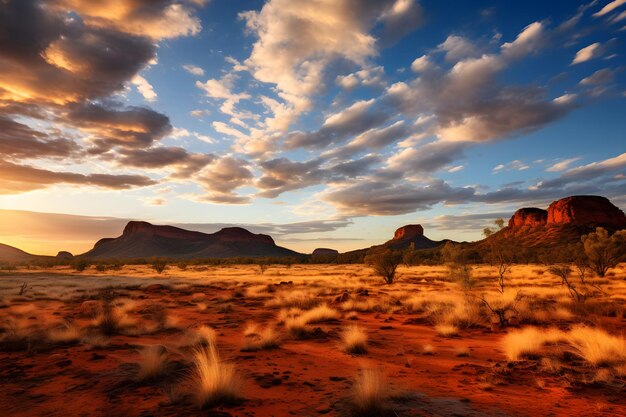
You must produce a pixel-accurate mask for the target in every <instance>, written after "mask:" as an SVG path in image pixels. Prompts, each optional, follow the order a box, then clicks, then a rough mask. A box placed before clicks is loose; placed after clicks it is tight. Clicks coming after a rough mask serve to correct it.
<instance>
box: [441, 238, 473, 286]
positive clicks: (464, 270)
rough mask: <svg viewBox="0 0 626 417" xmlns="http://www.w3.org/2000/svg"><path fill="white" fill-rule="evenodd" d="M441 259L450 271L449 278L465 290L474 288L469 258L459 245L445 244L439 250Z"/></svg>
mask: <svg viewBox="0 0 626 417" xmlns="http://www.w3.org/2000/svg"><path fill="white" fill-rule="evenodd" d="M441 257H442V259H443V261H444V262H445V264H446V265H447V267H448V270H449V271H450V278H452V279H453V280H454V281H456V282H458V283H460V284H461V285H462V286H463V287H464V288H465V289H471V288H472V287H473V286H474V281H473V280H472V267H471V266H470V262H469V256H468V253H467V252H466V251H464V250H463V249H462V248H461V245H459V244H458V243H452V242H447V243H446V244H445V245H444V246H443V248H441Z"/></svg>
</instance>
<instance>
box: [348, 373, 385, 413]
mask: <svg viewBox="0 0 626 417" xmlns="http://www.w3.org/2000/svg"><path fill="white" fill-rule="evenodd" d="M388 395H389V387H388V385H387V380H386V378H385V375H384V374H383V372H382V371H381V370H378V369H362V370H361V371H360V372H359V374H358V375H357V377H356V379H355V381H354V394H353V399H352V400H353V404H354V406H355V408H356V410H357V412H358V413H359V415H366V416H367V415H370V416H375V415H380V414H381V413H382V412H383V411H384V406H385V400H386V399H387V397H388Z"/></svg>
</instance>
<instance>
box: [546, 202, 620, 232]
mask: <svg viewBox="0 0 626 417" xmlns="http://www.w3.org/2000/svg"><path fill="white" fill-rule="evenodd" d="M547 223H548V224H573V225H585V226H606V227H612V228H616V229H622V228H626V216H625V215H624V212H623V211H622V210H620V209H619V208H618V207H616V206H615V205H613V203H611V202H610V201H609V200H608V199H607V198H605V197H601V196H595V195H577V196H572V197H566V198H562V199H561V200H558V201H555V202H553V203H552V204H550V207H548V219H547Z"/></svg>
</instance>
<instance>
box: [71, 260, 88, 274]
mask: <svg viewBox="0 0 626 417" xmlns="http://www.w3.org/2000/svg"><path fill="white" fill-rule="evenodd" d="M88 266H89V262H87V261H86V260H85V259H79V260H78V261H76V262H74V269H75V270H77V271H78V272H83V271H84V270H85V269H87V267H88Z"/></svg>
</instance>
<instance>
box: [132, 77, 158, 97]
mask: <svg viewBox="0 0 626 417" xmlns="http://www.w3.org/2000/svg"><path fill="white" fill-rule="evenodd" d="M132 83H133V84H134V85H135V86H136V87H137V91H139V94H141V95H142V96H143V98H145V99H146V101H149V102H154V101H156V99H157V94H156V93H155V92H154V88H153V87H152V85H151V84H150V83H149V82H148V80H146V79H145V78H143V77H142V76H141V75H135V76H134V77H133V79H132Z"/></svg>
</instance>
